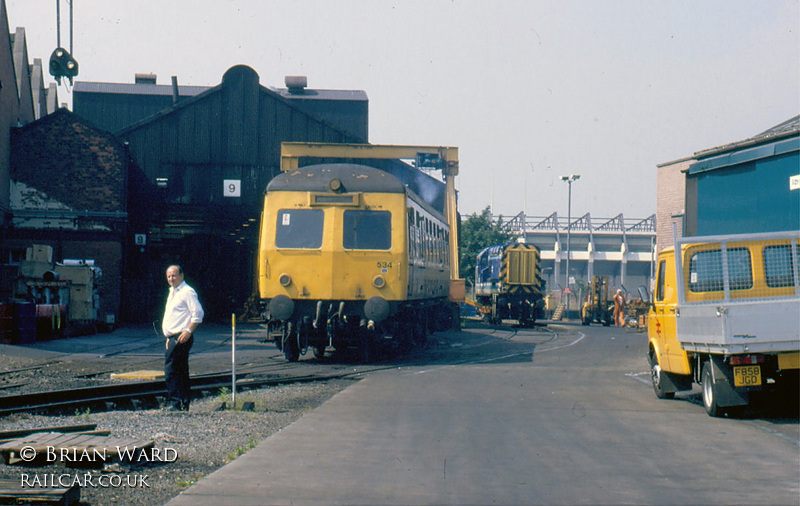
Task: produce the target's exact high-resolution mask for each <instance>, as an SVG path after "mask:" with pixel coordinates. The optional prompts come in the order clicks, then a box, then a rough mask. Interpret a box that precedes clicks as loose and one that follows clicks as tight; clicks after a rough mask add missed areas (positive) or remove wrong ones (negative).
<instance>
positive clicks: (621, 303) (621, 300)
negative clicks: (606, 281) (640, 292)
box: [614, 289, 625, 327]
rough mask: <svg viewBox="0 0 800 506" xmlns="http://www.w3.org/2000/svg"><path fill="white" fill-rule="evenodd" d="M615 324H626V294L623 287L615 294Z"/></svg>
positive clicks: (620, 325)
mask: <svg viewBox="0 0 800 506" xmlns="http://www.w3.org/2000/svg"><path fill="white" fill-rule="evenodd" d="M614 325H616V326H617V327H624V326H625V294H624V293H622V290H621V289H618V290H617V293H615V294H614Z"/></svg>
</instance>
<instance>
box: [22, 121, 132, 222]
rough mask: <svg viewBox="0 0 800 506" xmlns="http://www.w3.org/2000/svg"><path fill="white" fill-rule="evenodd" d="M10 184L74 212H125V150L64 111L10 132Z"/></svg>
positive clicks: (99, 131)
mask: <svg viewBox="0 0 800 506" xmlns="http://www.w3.org/2000/svg"><path fill="white" fill-rule="evenodd" d="M11 179H12V180H15V181H18V182H21V183H25V184H26V185H28V186H30V187H34V188H36V189H37V190H39V191H41V192H43V193H45V194H46V195H47V196H48V197H49V198H50V199H53V200H57V201H59V202H62V203H63V204H66V205H67V206H68V207H69V208H70V209H72V210H75V211H125V209H126V207H127V206H126V191H127V188H126V181H127V157H126V154H125V149H124V146H123V145H122V143H121V142H120V141H119V140H118V139H116V138H115V137H114V136H113V135H112V134H110V133H108V132H103V131H102V130H98V129H95V128H93V127H91V126H89V125H88V124H86V123H85V122H84V121H83V120H82V119H81V118H80V117H79V116H77V115H76V114H74V113H72V112H70V111H69V110H67V109H59V110H58V111H56V112H54V113H53V114H51V115H49V116H46V117H44V118H42V119H41V120H39V121H36V122H34V123H31V124H29V125H26V126H24V127H22V128H18V129H15V130H14V131H12V135H11Z"/></svg>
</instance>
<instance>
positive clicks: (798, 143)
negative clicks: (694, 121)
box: [685, 116, 800, 236]
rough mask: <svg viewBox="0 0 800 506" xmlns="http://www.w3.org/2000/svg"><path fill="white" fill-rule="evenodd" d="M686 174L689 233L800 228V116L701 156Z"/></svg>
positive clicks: (689, 234) (703, 233)
mask: <svg viewBox="0 0 800 506" xmlns="http://www.w3.org/2000/svg"><path fill="white" fill-rule="evenodd" d="M695 156H696V157H697V160H698V161H697V162H695V163H693V164H691V165H690V166H689V168H688V170H687V171H686V228H685V235H687V236H693V235H717V234H742V233H750V232H776V231H785V230H800V190H791V189H790V183H789V180H790V178H791V177H793V176H797V175H798V173H800V116H795V117H793V118H791V119H789V120H787V121H785V122H783V123H781V124H779V125H776V126H775V127H773V128H770V129H768V130H766V131H765V132H762V133H760V134H758V135H755V136H753V137H751V138H750V139H746V140H743V141H739V142H734V143H731V144H726V145H724V146H719V147H716V148H712V149H707V150H704V151H700V152H697V153H696V154H695Z"/></svg>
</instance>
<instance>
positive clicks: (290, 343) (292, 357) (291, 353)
mask: <svg viewBox="0 0 800 506" xmlns="http://www.w3.org/2000/svg"><path fill="white" fill-rule="evenodd" d="M283 356H284V357H285V358H286V360H288V361H289V362H297V361H298V360H300V346H299V344H298V342H297V332H296V331H295V330H294V326H293V325H292V324H291V323H287V324H286V327H285V329H284V333H283Z"/></svg>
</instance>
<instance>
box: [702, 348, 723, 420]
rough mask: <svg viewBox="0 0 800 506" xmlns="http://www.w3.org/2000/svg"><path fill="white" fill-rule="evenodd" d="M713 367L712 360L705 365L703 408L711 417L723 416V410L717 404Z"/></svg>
mask: <svg viewBox="0 0 800 506" xmlns="http://www.w3.org/2000/svg"><path fill="white" fill-rule="evenodd" d="M711 367H712V366H711V361H710V360H709V361H707V362H706V363H705V364H703V374H702V379H703V406H705V408H706V413H708V415H709V416H722V414H723V410H722V408H721V407H720V406H719V404H717V387H716V385H714V378H713V376H712V374H711Z"/></svg>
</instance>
